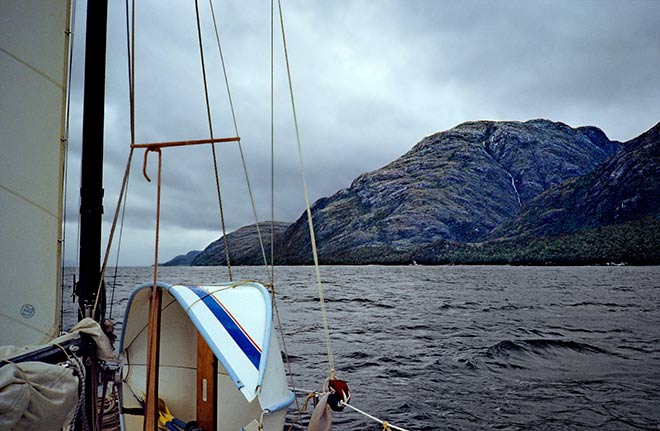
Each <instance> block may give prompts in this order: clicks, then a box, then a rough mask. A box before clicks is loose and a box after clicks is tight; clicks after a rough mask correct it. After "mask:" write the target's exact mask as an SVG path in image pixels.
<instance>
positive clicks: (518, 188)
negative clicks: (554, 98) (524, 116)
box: [277, 120, 621, 263]
mask: <svg viewBox="0 0 660 431" xmlns="http://www.w3.org/2000/svg"><path fill="white" fill-rule="evenodd" d="M620 148H621V144H620V143H618V142H613V141H610V140H609V139H608V138H607V137H606V136H605V134H604V133H603V132H602V131H601V130H600V129H597V128H595V127H580V128H571V127H569V126H567V125H566V124H563V123H557V122H552V121H548V120H531V121H527V122H510V121H507V122H494V121H476V122H467V123H463V124H460V125H458V126H456V127H454V128H453V129H451V130H448V131H445V132H440V133H436V134H434V135H431V136H428V137H426V138H424V139H423V140H422V141H420V142H419V143H418V144H417V145H415V146H414V147H413V148H412V149H411V150H410V151H409V152H408V153H406V154H404V155H403V156H402V157H401V158H399V159H397V160H395V161H394V162H392V163H390V164H389V165H387V166H385V167H383V168H381V169H378V170H376V171H373V172H369V173H366V174H363V175H360V176H359V177H358V178H356V179H355V180H354V181H353V183H352V184H351V186H350V187H349V188H347V189H343V190H340V191H339V192H337V193H336V194H335V195H333V196H331V197H328V198H323V199H320V200H318V201H317V202H316V203H315V204H314V205H313V207H312V214H313V219H314V226H315V229H316V232H315V233H316V239H317V244H318V248H319V255H320V256H321V258H322V261H324V262H326V263H364V262H388V261H392V262H396V261H399V260H400V259H402V258H403V257H404V256H405V255H406V254H407V253H408V252H409V251H410V250H412V249H414V248H416V247H419V246H424V245H428V244H433V243H434V242H436V241H440V240H443V241H458V242H476V241H481V240H484V239H485V238H487V237H488V235H489V234H490V233H491V231H492V230H493V229H495V228H496V227H497V226H499V225H501V224H503V223H505V222H507V221H509V220H511V219H513V218H514V217H515V216H517V215H518V214H519V213H520V211H521V209H522V208H524V207H525V206H526V205H528V204H529V203H530V202H531V200H532V199H533V198H534V197H536V196H537V195H539V194H540V193H542V192H544V191H545V190H547V189H549V188H550V187H552V186H555V185H557V184H560V183H562V182H563V181H565V180H567V179H569V178H573V177H576V176H579V175H583V174H586V173H588V172H591V171H592V170H594V169H595V168H596V167H597V166H598V165H599V164H600V163H602V162H603V161H604V160H606V159H607V158H608V157H610V156H612V155H613V154H615V153H616V152H617V151H618V150H619V149H620ZM277 248H278V250H281V251H282V254H281V257H280V260H279V261H280V262H281V263H301V262H310V261H311V253H310V251H309V250H310V246H309V235H308V228H307V221H306V216H305V214H303V216H301V217H300V218H299V219H298V220H297V221H296V222H295V223H294V224H293V225H292V226H291V227H289V228H288V229H287V230H286V232H285V233H284V234H283V235H282V237H280V238H279V243H278V247H277Z"/></svg>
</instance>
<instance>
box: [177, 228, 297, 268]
mask: <svg viewBox="0 0 660 431" xmlns="http://www.w3.org/2000/svg"><path fill="white" fill-rule="evenodd" d="M289 225H290V223H286V222H274V229H273V231H274V232H275V236H279V235H281V234H282V233H283V232H284V231H285V230H286V228H287V227H289ZM259 230H260V231H261V237H262V239H263V243H264V251H265V252H266V256H270V236H271V235H270V231H271V222H261V223H259ZM227 243H228V245H229V251H230V255H229V259H230V261H231V263H232V265H260V264H263V262H264V261H263V255H262V253H261V245H260V244H259V236H258V234H257V225H256V224H252V225H249V226H244V227H242V228H240V229H238V230H236V231H234V232H231V233H229V234H227ZM226 264H227V258H226V255H225V246H224V237H221V238H219V239H217V240H215V241H213V242H212V243H211V244H209V245H208V246H207V247H206V248H205V249H204V250H203V251H202V252H201V253H199V254H198V255H197V256H196V257H195V258H194V259H193V260H192V262H190V265H192V266H206V265H226Z"/></svg>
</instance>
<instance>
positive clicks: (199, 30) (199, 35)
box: [195, 0, 238, 281]
mask: <svg viewBox="0 0 660 431" xmlns="http://www.w3.org/2000/svg"><path fill="white" fill-rule="evenodd" d="M195 14H196V17H197V40H198V42H199V57H200V60H201V63H202V78H203V80H204V97H205V98H206V116H207V118H208V123H209V134H210V136H211V139H213V121H212V119H211V104H210V101H209V90H208V85H207V82H206V64H205V63H204V47H203V45H202V28H201V25H200V22H199V1H198V0H195ZM237 135H238V134H237ZM211 153H212V154H213V170H214V172H215V188H216V191H217V194H218V206H219V207H220V221H221V224H222V239H223V242H224V246H225V258H226V259H227V272H228V273H229V281H233V279H234V277H233V276H232V273H231V259H230V257H229V242H228V240H227V229H226V228H225V213H224V210H223V208H222V195H221V193H220V175H219V173H218V160H217V157H216V154H215V144H213V143H211Z"/></svg>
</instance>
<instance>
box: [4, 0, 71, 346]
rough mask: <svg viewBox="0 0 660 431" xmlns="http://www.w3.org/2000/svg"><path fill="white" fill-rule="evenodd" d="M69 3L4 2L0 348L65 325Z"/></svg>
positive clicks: (43, 335)
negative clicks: (62, 297) (63, 262)
mask: <svg viewBox="0 0 660 431" xmlns="http://www.w3.org/2000/svg"><path fill="white" fill-rule="evenodd" d="M70 10H71V4H70V0H57V1H56V0H48V1H43V0H0V150H1V152H2V153H1V154H0V297H1V298H0V345H2V344H15V345H27V344H38V343H41V342H43V341H45V340H47V339H49V338H52V337H53V336H56V335H57V330H58V327H59V311H58V310H59V299H60V271H61V269H60V268H61V264H60V260H61V247H60V239H61V232H62V215H61V214H62V193H63V174H64V172H63V166H64V141H63V137H64V134H65V117H66V115H65V111H66V109H65V107H66V83H67V68H68V67H67V66H68V55H69V31H68V30H69V22H70Z"/></svg>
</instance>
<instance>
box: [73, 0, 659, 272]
mask: <svg viewBox="0 0 660 431" xmlns="http://www.w3.org/2000/svg"><path fill="white" fill-rule="evenodd" d="M110 3H111V4H110V20H109V36H108V57H107V63H108V72H107V89H106V131H105V135H106V149H105V154H106V170H105V174H104V183H105V189H106V191H105V219H106V224H105V235H106V236H107V232H108V228H109V222H110V221H111V219H112V215H113V211H114V206H115V204H116V199H117V194H118V191H119V186H120V182H121V178H122V175H123V170H124V166H125V163H126V159H127V157H128V148H129V144H130V130H129V116H128V115H129V114H128V113H129V109H128V83H127V77H128V72H127V60H126V57H127V54H126V52H127V49H126V32H125V15H124V13H125V12H124V10H123V8H124V2H110ZM137 3H138V6H137V10H136V34H135V38H136V53H135V54H136V68H135V74H136V141H138V142H155V141H171V140H184V139H201V138H206V137H208V136H209V130H208V123H207V119H206V108H205V105H204V94H203V84H202V80H201V67H200V60H199V51H198V47H197V33H196V24H195V10H194V3H193V2H184V1H179V2H174V1H168V2H162V1H156V0H149V1H140V2H137ZM213 6H214V8H215V12H216V17H217V18H218V24H219V33H220V38H221V42H222V47H223V53H224V56H225V60H226V62H227V73H228V78H229V83H230V86H231V90H232V96H233V99H234V105H235V108H236V113H237V122H238V128H239V132H240V136H241V138H242V145H243V152H244V154H245V158H246V163H247V167H248V171H249V172H248V173H249V175H250V181H251V184H252V188H253V192H254V196H255V201H256V202H255V203H256V206H257V213H258V217H259V219H260V220H269V219H270V218H271V214H270V163H271V162H270V153H271V151H270V2H264V1H254V0H249V1H245V0H243V1H226V2H218V1H214V3H213ZM200 11H201V13H202V14H203V15H204V17H203V19H202V33H203V37H204V40H205V60H206V62H207V64H206V66H207V72H208V75H209V87H210V95H211V103H212V117H213V128H214V134H215V136H216V137H218V136H233V135H234V134H235V132H234V129H233V124H232V120H231V115H230V113H229V104H228V102H227V97H226V91H225V89H224V78H223V75H222V69H221V65H220V62H219V58H218V57H219V56H218V50H217V46H216V45H215V35H214V32H213V25H212V20H211V18H210V14H209V4H208V2H207V1H204V0H201V1H200ZM283 13H284V19H285V24H286V37H287V44H288V50H289V56H290V62H291V71H292V76H293V88H294V93H295V101H296V108H297V111H298V120H299V124H300V136H301V139H302V145H303V154H304V159H305V171H306V177H307V180H308V183H309V190H310V195H311V199H312V201H314V200H316V199H318V198H320V197H323V196H327V195H331V194H333V193H334V192H336V191H337V190H339V189H341V188H344V187H347V186H348V185H349V184H350V182H351V181H352V180H353V178H355V177H356V176H357V175H359V174H361V173H363V172H367V171H371V170H374V169H377V168H379V167H381V166H383V165H384V164H386V163H388V162H389V161H391V160H394V159H396V158H397V157H399V156H401V155H402V154H403V153H405V152H406V151H408V150H409V149H410V148H411V147H412V146H413V145H414V144H415V143H416V142H418V141H419V140H421V139H422V138H423V137H424V136H427V135H430V134H432V133H434V132H437V131H441V130H446V129H449V128H451V127H453V126H455V125H457V124H459V123H462V122H464V121H473V120H482V119H488V120H521V121H524V120H528V119H531V118H548V119H551V120H553V121H561V122H564V123H567V124H569V125H570V126H573V127H577V126H582V125H593V126H597V127H599V128H601V129H602V130H603V131H604V132H605V133H606V134H607V135H608V137H609V138H610V139H615V140H620V141H626V140H628V139H631V138H633V137H635V136H637V135H639V134H640V133H642V132H644V131H645V130H647V129H649V128H650V127H651V126H653V125H654V124H655V123H657V122H658V120H659V119H660V1H653V0H642V1H640V0H638V1H635V0H629V1H623V0H617V1H613V0H610V1H608V0H600V1H595V0H593V1H587V0H578V1H568V0H565V1H517V0H510V1H506V0H502V1H496V2H493V1H486V0H484V1H475V0H472V1H461V2H450V1H432V0H418V1H404V0H398V1H394V0H392V1H363V0H360V1H358V0H353V1H349V0H345V1H332V2H325V1H318V0H311V1H285V2H284V3H283ZM76 17H77V23H76V28H75V29H74V33H75V46H74V52H75V57H74V68H73V87H72V100H71V131H70V135H71V136H70V142H71V145H70V151H69V165H68V166H69V167H68V185H67V219H68V222H67V245H66V261H67V263H68V264H73V263H75V257H74V255H75V248H76V247H75V242H76V234H75V232H76V228H75V225H76V214H77V212H78V198H77V192H78V188H79V181H80V178H79V167H78V166H79V160H80V134H81V132H80V130H81V120H80V118H81V112H82V88H83V87H82V81H83V58H84V39H83V38H82V35H83V30H84V26H85V23H84V17H85V11H84V4H83V2H78V10H77V11H76ZM275 30H276V36H277V38H276V41H275V145H276V149H275V162H274V163H275V177H276V178H275V201H276V204H275V219H277V220H282V221H293V220H294V219H296V218H297V217H298V216H299V215H300V214H301V213H302V211H303V209H304V197H303V191H302V185H301V179H300V169H299V167H298V154H297V149H296V144H295V134H294V129H293V123H292V116H291V109H290V102H289V95H288V87H287V82H286V71H285V68H284V60H283V55H282V43H281V38H280V37H279V23H278V26H277V27H276V28H275ZM216 150H217V153H218V156H219V159H220V170H221V177H220V182H221V187H222V196H223V204H224V206H223V209H224V213H225V218H226V226H227V229H228V230H235V229H237V228H239V227H240V226H244V225H247V224H251V223H254V217H253V215H252V209H251V207H250V204H249V201H248V199H247V189H246V187H245V180H244V177H243V173H242V169H241V160H240V155H239V152H238V149H237V146H236V145H235V144H221V145H218V146H217V147H216ZM163 157H164V162H163V163H164V166H163V169H164V171H163V181H164V189H163V192H162V202H163V204H162V205H163V206H162V210H161V214H162V221H161V240H160V259H159V260H160V261H166V260H169V259H170V258H172V257H174V256H175V255H177V254H181V253H185V252H187V251H188V250H192V249H202V248H204V247H205V246H206V245H207V244H208V243H210V242H211V241H213V240H215V239H217V238H218V237H219V236H220V235H221V230H220V229H221V228H220V217H219V209H218V205H217V201H216V198H215V180H214V179H213V168H212V164H211V150H210V147H197V148H192V149H169V150H165V151H164V156H163ZM142 159H143V154H142V152H138V153H136V154H135V156H134V160H133V169H132V174H131V180H130V192H129V197H128V207H127V211H126V221H125V224H124V231H123V239H122V246H121V247H122V253H121V256H122V257H121V259H120V261H119V263H120V264H122V265H148V264H151V263H152V262H153V241H154V221H153V220H154V213H155V196H156V189H155V185H154V184H153V183H147V182H146V181H145V180H144V178H143V177H142V174H141V170H142ZM156 166H157V161H156V157H155V156H154V155H151V156H150V157H149V166H148V171H149V173H150V174H151V176H152V178H153V177H155V175H156Z"/></svg>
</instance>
